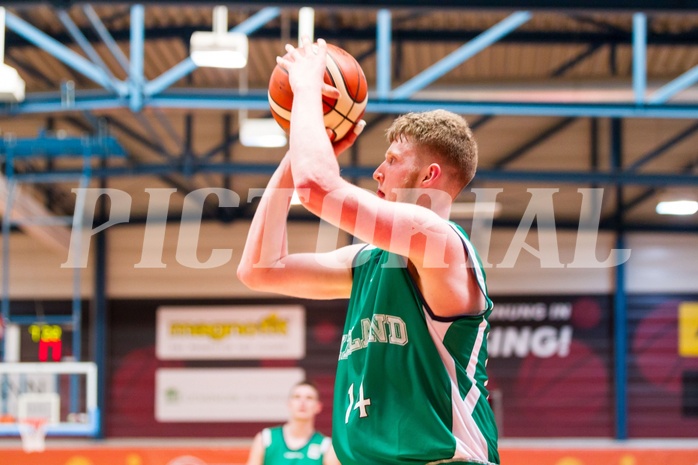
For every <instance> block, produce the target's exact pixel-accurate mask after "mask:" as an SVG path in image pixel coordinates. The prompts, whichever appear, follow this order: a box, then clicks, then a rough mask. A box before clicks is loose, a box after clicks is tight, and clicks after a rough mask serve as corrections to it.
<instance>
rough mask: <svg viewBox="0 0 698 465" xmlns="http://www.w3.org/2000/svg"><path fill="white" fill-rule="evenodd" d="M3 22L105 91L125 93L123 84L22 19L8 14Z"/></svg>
mask: <svg viewBox="0 0 698 465" xmlns="http://www.w3.org/2000/svg"><path fill="white" fill-rule="evenodd" d="M5 21H6V26H7V28H9V29H11V30H13V31H14V32H15V33H17V34H19V35H20V36H22V37H24V38H25V39H26V40H28V41H29V42H31V43H32V44H34V45H36V46H37V47H39V48H40V49H42V50H44V51H46V52H47V53H50V54H51V55H53V56H54V57H56V58H57V59H58V60H60V61H62V62H63V63H65V64H66V65H68V66H69V67H71V68H73V69H74V70H76V71H77V72H79V73H80V74H83V75H84V76H86V77H88V78H89V79H91V80H92V81H94V82H96V83H97V84H99V85H100V86H102V87H104V88H105V89H116V91H117V93H118V94H119V95H123V94H125V93H126V86H125V84H124V83H123V82H121V81H119V80H116V79H112V78H110V77H109V76H108V75H107V74H106V73H105V72H104V70H102V69H100V68H99V66H97V65H95V64H94V63H91V62H90V61H89V60H87V59H85V58H83V57H82V56H80V55H78V54H77V53H75V52H73V51H72V50H70V49H69V48H68V47H66V46H65V45H63V44H61V43H60V42H58V41H56V40H55V39H53V38H52V37H50V36H48V35H47V34H45V33H44V32H42V31H40V30H39V29H37V28H35V27H34V26H32V25H31V24H29V23H27V22H26V21H24V20H23V19H21V18H19V17H17V16H16V15H14V14H12V13H10V12H8V13H7V15H6V18H5Z"/></svg>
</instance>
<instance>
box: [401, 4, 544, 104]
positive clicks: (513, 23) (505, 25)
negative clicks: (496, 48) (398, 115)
mask: <svg viewBox="0 0 698 465" xmlns="http://www.w3.org/2000/svg"><path fill="white" fill-rule="evenodd" d="M531 17H532V15H531V13H529V12H528V11H519V12H516V13H514V14H512V15H511V16H508V17H507V18H505V19H504V20H502V21H500V22H499V23H497V24H495V25H494V26H492V27H491V28H490V29H488V30H487V31H485V32H483V33H482V34H480V35H479V36H477V37H476V38H474V39H473V40H471V41H470V42H468V43H467V44H465V45H463V46H461V47H460V48H458V49H457V50H455V51H454V52H452V53H451V54H450V55H448V56H446V57H445V58H443V59H441V60H440V61H439V62H437V63H436V64H434V65H432V66H431V67H429V68H427V69H426V70H424V71H422V72H421V73H419V74H418V75H416V76H415V77H413V78H412V79H410V80H409V81H407V82H405V83H404V84H402V85H401V86H400V87H398V88H396V89H395V90H393V91H392V92H391V95H392V97H393V98H398V99H399V98H407V97H410V96H411V95H412V94H414V93H415V92H417V91H418V90H421V89H423V88H424V87H426V86H428V85H429V84H431V83H432V82H434V81H435V80H437V79H438V78H440V77H441V76H443V75H444V74H446V73H448V72H449V71H451V70H452V69H454V68H455V67H456V66H459V65H461V64H462V63H463V62H464V61H466V60H468V59H469V58H471V57H473V56H475V55H476V54H478V53H480V52H481V51H482V50H484V49H485V48H487V47H489V46H490V45H492V44H493V43H495V42H497V41H498V40H499V39H501V38H502V37H504V36H505V35H507V34H508V33H510V32H511V31H513V30H514V29H516V28H518V27H519V26H521V25H522V24H524V23H526V22H528V21H529V20H530V19H531Z"/></svg>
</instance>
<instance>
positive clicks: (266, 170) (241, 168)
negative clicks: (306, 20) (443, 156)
mask: <svg viewBox="0 0 698 465" xmlns="http://www.w3.org/2000/svg"><path fill="white" fill-rule="evenodd" d="M277 167H278V165H277V164H273V163H271V164H264V163H262V164H260V163H216V162H208V163H206V162H202V161H201V160H197V161H196V162H195V163H194V164H193V166H192V167H191V168H190V172H191V175H196V174H204V173H219V174H230V175H249V174H260V175H271V174H272V173H273V172H274V170H276V168H277ZM374 170H375V166H370V167H367V166H359V167H351V166H346V167H342V175H343V176H346V177H357V178H360V177H363V178H371V176H372V175H373V172H374ZM79 173H80V171H79V170H78V171H76V170H54V171H51V172H35V173H22V174H17V175H15V178H16V179H18V180H21V181H23V182H49V181H53V182H56V181H58V180H60V179H74V178H75V175H76V174H79ZM171 174H184V171H183V168H182V167H181V166H172V165H171V164H163V163H159V164H158V163H147V164H141V165H134V166H130V167H123V166H116V167H109V168H95V169H94V170H93V173H92V176H93V177H124V176H126V177H133V176H164V175H171ZM476 179H477V180H478V181H502V182H537V183H550V184H555V185H560V184H598V185H622V186H633V185H635V186H665V185H674V186H692V187H695V186H698V175H696V174H692V173H686V174H671V173H634V172H627V171H620V172H617V171H598V172H588V171H526V170H491V169H478V172H477V176H476Z"/></svg>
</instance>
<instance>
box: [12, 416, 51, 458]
mask: <svg viewBox="0 0 698 465" xmlns="http://www.w3.org/2000/svg"><path fill="white" fill-rule="evenodd" d="M47 421H48V420H47V419H46V418H25V419H23V420H19V425H18V426H19V434H20V436H21V437H22V449H24V452H43V451H44V450H45V449H46V423H47Z"/></svg>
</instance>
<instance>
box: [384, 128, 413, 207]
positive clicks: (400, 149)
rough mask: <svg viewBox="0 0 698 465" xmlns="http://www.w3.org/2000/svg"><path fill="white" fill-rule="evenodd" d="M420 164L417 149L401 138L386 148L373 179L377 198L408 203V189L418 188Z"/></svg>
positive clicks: (409, 197) (409, 196)
mask: <svg viewBox="0 0 698 465" xmlns="http://www.w3.org/2000/svg"><path fill="white" fill-rule="evenodd" d="M420 169H421V166H420V163H419V157H418V154H417V148H416V147H415V145H414V144H412V143H411V142H409V141H407V140H405V139H404V138H401V139H399V140H397V141H395V142H393V143H392V144H390V147H388V151H387V152H385V160H384V161H383V163H381V164H380V165H379V166H378V168H376V171H374V172H373V179H375V180H376V181H377V182H378V191H377V194H378V197H380V198H382V199H386V200H390V201H392V202H409V201H410V199H411V198H412V197H413V196H411V195H410V189H412V188H417V187H419V174H420Z"/></svg>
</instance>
